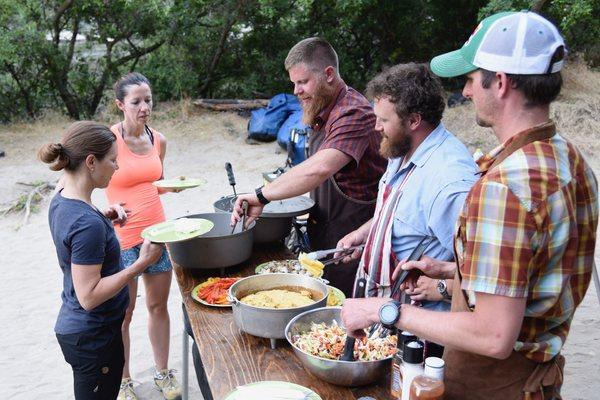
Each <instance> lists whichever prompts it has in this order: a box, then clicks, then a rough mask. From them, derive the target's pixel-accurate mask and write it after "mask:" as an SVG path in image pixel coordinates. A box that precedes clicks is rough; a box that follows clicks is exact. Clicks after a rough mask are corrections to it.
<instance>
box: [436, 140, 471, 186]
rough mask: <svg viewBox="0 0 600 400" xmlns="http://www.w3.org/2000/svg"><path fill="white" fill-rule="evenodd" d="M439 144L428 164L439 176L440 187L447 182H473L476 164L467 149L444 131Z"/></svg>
mask: <svg viewBox="0 0 600 400" xmlns="http://www.w3.org/2000/svg"><path fill="white" fill-rule="evenodd" d="M440 140H441V143H440V144H439V146H438V147H437V148H436V149H435V151H434V152H433V153H432V155H431V159H430V160H429V162H430V163H431V165H433V166H434V167H435V168H433V170H435V171H436V174H439V177H440V179H439V180H438V181H439V182H440V184H441V185H445V184H447V183H448V182H455V181H459V180H467V181H472V182H475V180H476V179H477V178H476V175H475V174H476V173H477V172H478V168H477V164H476V163H475V161H474V160H473V155H472V154H471V153H470V152H469V149H467V147H466V146H465V145H464V143H463V142H461V141H460V140H459V139H458V138H457V137H456V136H455V135H454V134H453V133H452V132H450V131H448V130H446V129H444V132H443V135H440Z"/></svg>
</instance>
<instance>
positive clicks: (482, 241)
mask: <svg viewBox="0 0 600 400" xmlns="http://www.w3.org/2000/svg"><path fill="white" fill-rule="evenodd" d="M541 130H550V132H549V133H550V134H554V135H553V136H552V137H551V138H550V139H547V140H541V141H536V142H533V143H529V144H526V145H524V146H523V147H521V148H520V149H519V150H517V151H515V152H514V153H512V155H510V156H508V157H507V158H506V159H505V160H504V161H502V162H500V163H499V164H498V165H497V166H495V167H494V168H492V169H489V168H490V166H491V164H492V163H493V162H494V160H495V158H496V157H498V156H499V154H500V153H501V152H502V151H503V150H504V149H505V148H506V146H507V145H508V144H509V143H510V142H512V141H523V139H524V138H525V137H526V136H527V135H528V134H531V132H533V131H538V132H539V131H541ZM477 163H478V164H479V166H480V169H481V173H482V177H481V178H480V180H479V181H478V182H477V183H475V186H474V187H473V189H472V190H471V192H470V193H469V195H468V197H467V200H466V203H465V207H464V209H463V211H462V213H461V215H460V217H459V221H458V226H459V230H458V234H457V240H456V252H457V257H458V260H459V263H460V265H461V267H460V272H461V274H462V279H463V280H462V289H463V290H465V291H467V294H468V297H469V305H470V306H475V300H476V298H475V297H476V295H475V293H474V292H482V293H489V294H494V295H500V296H507V297H515V298H516V297H526V298H527V305H526V309H525V317H524V319H523V325H522V327H521V332H520V333H519V337H518V339H517V342H516V343H515V347H514V349H515V350H516V351H518V352H521V353H522V354H523V355H524V356H526V357H527V358H529V359H531V360H533V361H536V362H545V361H548V360H550V359H552V358H553V357H554V356H556V355H557V354H558V353H559V352H560V350H561V348H562V346H563V344H564V342H565V339H566V337H567V334H568V333H569V327H570V324H571V320H572V319H573V314H574V312H575V309H576V308H577V306H578V305H579V303H580V302H581V300H582V299H583V296H584V294H585V292H586V290H587V288H588V286H589V283H590V278H591V271H592V267H593V265H594V246H595V242H596V227H597V224H598V185H597V181H596V178H595V176H594V174H593V173H592V170H591V168H590V167H589V165H588V164H587V163H586V161H585V160H584V159H583V157H582V155H581V153H580V152H579V151H578V150H577V149H576V148H575V146H573V145H572V144H571V143H569V142H567V141H566V140H565V139H564V138H562V137H561V136H560V135H558V134H555V127H554V124H553V123H547V124H544V125H541V126H539V127H536V128H532V129H530V130H527V131H524V132H521V133H519V134H518V135H517V136H515V137H513V138H511V139H509V140H508V141H507V142H506V143H504V144H503V145H501V146H499V147H498V148H496V149H495V150H493V151H492V152H491V153H490V154H488V155H486V156H483V157H482V158H480V159H479V160H478V161H477ZM488 169H489V170H488Z"/></svg>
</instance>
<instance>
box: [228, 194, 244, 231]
mask: <svg viewBox="0 0 600 400" xmlns="http://www.w3.org/2000/svg"><path fill="white" fill-rule="evenodd" d="M247 215H248V202H247V201H243V202H242V232H244V231H245V230H246V216H247ZM238 222H240V221H239V220H238V221H237V222H236V223H235V224H234V225H233V228H231V234H232V235H233V232H234V231H235V228H236V227H237V224H238Z"/></svg>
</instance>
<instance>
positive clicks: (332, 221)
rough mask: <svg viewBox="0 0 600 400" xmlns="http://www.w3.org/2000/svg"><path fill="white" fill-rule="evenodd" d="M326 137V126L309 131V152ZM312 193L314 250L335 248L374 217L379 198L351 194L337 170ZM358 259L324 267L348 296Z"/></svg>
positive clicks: (326, 275) (310, 222)
mask: <svg viewBox="0 0 600 400" xmlns="http://www.w3.org/2000/svg"><path fill="white" fill-rule="evenodd" d="M324 139H325V132H324V130H323V129H321V130H320V131H317V132H313V133H312V134H311V135H310V137H309V139H308V146H309V149H308V151H309V156H312V155H313V154H315V153H316V152H317V151H318V150H319V147H320V146H321V144H322V143H323V140H324ZM310 197H311V198H312V199H313V200H314V201H315V206H314V207H313V208H312V209H311V212H310V214H309V219H308V227H307V230H308V238H309V240H310V247H311V250H313V251H315V250H324V249H333V248H335V247H336V246H337V243H338V241H339V240H340V239H341V238H343V237H344V236H346V235H347V234H348V233H350V232H352V231H354V230H356V229H358V228H359V227H360V226H361V225H362V224H364V223H365V222H367V221H368V220H369V219H371V218H372V217H373V214H374V212H375V203H376V201H377V199H373V200H371V201H363V200H356V199H353V198H351V197H348V196H347V195H345V194H344V193H343V192H342V190H341V189H340V187H339V186H338V184H337V182H336V181H335V174H334V176H331V177H329V179H327V180H326V181H325V182H323V183H322V184H320V185H319V186H318V187H317V188H316V189H314V190H313V191H311V192H310ZM358 263H359V260H356V261H353V262H351V263H348V264H343V263H339V264H337V265H335V264H332V265H328V266H326V267H325V270H324V273H323V278H324V279H327V280H328V281H329V282H330V284H331V285H332V286H334V287H337V288H338V289H340V290H341V291H342V292H344V294H345V295H346V296H347V297H352V287H353V285H354V278H355V276H356V270H357V268H358Z"/></svg>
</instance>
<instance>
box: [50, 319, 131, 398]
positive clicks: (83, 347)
mask: <svg viewBox="0 0 600 400" xmlns="http://www.w3.org/2000/svg"><path fill="white" fill-rule="evenodd" d="M121 324H122V322H119V323H118V324H112V325H111V326H106V327H102V328H99V329H94V330H91V331H86V332H81V333H72V334H68V335H60V334H58V333H57V334H56V338H57V339H58V343H59V344H60V348H61V350H62V352H63V355H64V357H65V361H66V362H67V363H69V364H70V365H71V368H72V369H73V388H74V392H75V399H76V400H114V399H116V398H117V395H118V394H119V386H120V384H121V375H122V374H123V365H124V364H125V356H124V352H123V338H122V337H121Z"/></svg>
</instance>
